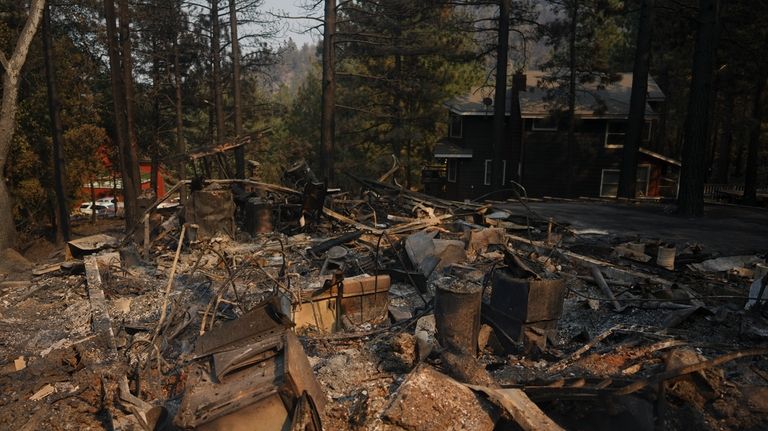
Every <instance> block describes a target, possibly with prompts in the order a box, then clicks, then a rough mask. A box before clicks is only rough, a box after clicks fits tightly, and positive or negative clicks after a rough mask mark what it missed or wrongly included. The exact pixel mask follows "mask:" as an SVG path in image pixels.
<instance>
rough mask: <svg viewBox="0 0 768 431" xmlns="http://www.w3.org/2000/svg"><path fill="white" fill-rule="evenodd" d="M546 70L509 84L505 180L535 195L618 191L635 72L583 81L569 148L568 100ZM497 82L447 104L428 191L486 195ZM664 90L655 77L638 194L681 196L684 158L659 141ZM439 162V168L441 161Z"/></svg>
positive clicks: (428, 171)
mask: <svg viewBox="0 0 768 431" xmlns="http://www.w3.org/2000/svg"><path fill="white" fill-rule="evenodd" d="M542 77H543V73H542V72H538V71H529V72H527V73H526V74H521V73H518V74H515V75H514V77H513V84H512V88H510V89H509V90H508V91H507V100H506V101H505V102H506V112H507V114H506V115H507V116H506V130H507V136H508V139H507V143H508V145H507V146H505V148H504V159H503V160H502V163H501V164H500V166H501V168H502V177H503V179H504V184H505V185H509V188H512V187H513V184H512V182H517V183H520V184H522V185H523V186H524V187H525V189H526V191H527V193H528V195H529V196H594V197H615V196H616V193H617V189H618V183H619V169H620V165H621V159H622V148H623V143H624V138H625V133H626V130H627V118H628V115H629V101H630V93H631V89H632V74H631V73H626V74H622V75H620V79H619V80H618V81H616V82H613V83H610V84H606V85H599V84H597V83H591V84H583V85H581V86H580V87H579V91H578V93H577V98H576V123H575V138H576V139H575V141H576V143H575V148H572V149H571V150H570V151H569V150H568V145H567V142H568V139H567V136H568V121H567V120H566V115H564V114H563V113H562V110H563V109H564V108H563V107H562V103H558V102H557V101H556V98H555V97H553V96H554V95H553V92H552V91H551V90H549V89H547V88H545V86H544V85H543V84H542V81H541V78H542ZM492 91H493V90H492V89H485V90H482V89H478V90H476V91H473V92H472V93H470V94H468V95H466V96H464V97H460V98H457V99H455V100H453V101H451V102H450V103H448V104H447V108H448V111H449V133H448V136H447V137H445V138H443V139H441V140H440V142H437V143H436V144H435V147H434V151H433V154H434V158H435V162H436V165H434V166H432V167H431V168H427V169H425V170H424V173H423V182H424V186H425V190H426V192H427V193H431V194H434V195H439V196H443V197H447V198H451V199H472V198H477V197H480V196H483V195H486V194H488V193H490V192H492V191H494V190H495V189H498V188H499V187H498V186H493V185H492V183H493V182H492V178H493V177H492V171H491V169H492V168H493V165H494V163H493V157H494V155H493V103H494V102H493V100H492V98H491V96H492ZM664 103H665V101H664V94H663V93H662V92H661V90H660V89H659V87H658V85H657V84H656V82H655V81H654V80H653V79H652V78H650V77H649V80H648V97H647V106H646V114H645V119H646V126H645V128H644V132H643V144H642V145H641V149H640V155H639V163H638V170H637V194H638V196H645V197H675V196H676V195H677V184H678V177H679V170H680V162H678V161H677V160H674V159H672V158H670V157H666V156H664V155H661V154H659V153H657V152H654V151H651V150H650V149H649V148H655V146H654V142H655V140H656V139H658V135H659V133H658V129H659V125H660V121H661V115H662V114H661V113H662V112H663V105H664ZM436 168H437V169H436Z"/></svg>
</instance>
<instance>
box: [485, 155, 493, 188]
mask: <svg viewBox="0 0 768 431" xmlns="http://www.w3.org/2000/svg"><path fill="white" fill-rule="evenodd" d="M492 169H493V160H492V159H485V170H484V172H483V185H486V186H490V185H491V182H492V180H493V178H491V176H492V174H493V171H492Z"/></svg>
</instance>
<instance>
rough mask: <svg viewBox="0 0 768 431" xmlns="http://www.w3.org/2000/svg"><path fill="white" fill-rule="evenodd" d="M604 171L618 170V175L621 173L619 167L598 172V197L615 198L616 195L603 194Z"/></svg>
mask: <svg viewBox="0 0 768 431" xmlns="http://www.w3.org/2000/svg"><path fill="white" fill-rule="evenodd" d="M606 172H618V173H619V175H621V169H603V170H602V172H600V197H601V198H615V197H616V196H605V195H603V184H605V181H604V180H605V173H606Z"/></svg>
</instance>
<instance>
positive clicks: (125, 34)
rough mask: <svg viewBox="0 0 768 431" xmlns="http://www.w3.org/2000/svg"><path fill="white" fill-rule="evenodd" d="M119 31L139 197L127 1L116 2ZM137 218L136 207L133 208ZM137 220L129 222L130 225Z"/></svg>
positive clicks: (130, 161)
mask: <svg viewBox="0 0 768 431" xmlns="http://www.w3.org/2000/svg"><path fill="white" fill-rule="evenodd" d="M118 5H119V9H118V11H119V17H120V23H119V26H120V27H119V30H120V60H121V63H122V72H123V85H124V86H125V93H124V95H125V126H126V128H127V129H128V157H129V158H128V168H129V169H130V170H131V177H132V178H133V188H134V190H135V194H136V196H139V195H141V171H140V169H139V140H138V138H137V136H136V94H135V93H136V91H135V90H134V86H133V57H131V55H132V48H131V31H130V26H131V11H130V9H129V6H128V0H118ZM134 214H135V216H136V217H138V215H139V213H138V206H136V208H134ZM136 222H138V220H134V219H132V220H131V224H133V223H136Z"/></svg>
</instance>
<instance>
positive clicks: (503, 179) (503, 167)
mask: <svg viewBox="0 0 768 431" xmlns="http://www.w3.org/2000/svg"><path fill="white" fill-rule="evenodd" d="M506 183H507V161H506V160H502V161H501V184H506Z"/></svg>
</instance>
